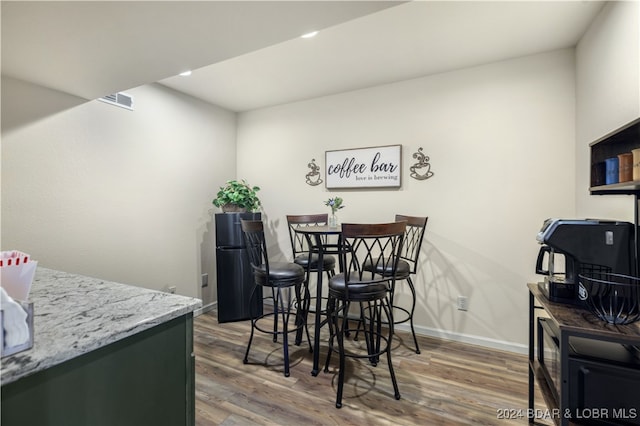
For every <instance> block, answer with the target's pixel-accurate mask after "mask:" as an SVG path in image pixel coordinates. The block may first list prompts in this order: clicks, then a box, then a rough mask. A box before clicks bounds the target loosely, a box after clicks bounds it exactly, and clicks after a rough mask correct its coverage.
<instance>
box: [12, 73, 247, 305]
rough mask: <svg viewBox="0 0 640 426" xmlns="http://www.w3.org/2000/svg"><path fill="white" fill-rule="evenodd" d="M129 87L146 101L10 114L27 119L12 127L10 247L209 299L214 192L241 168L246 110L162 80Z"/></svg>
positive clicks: (56, 263) (44, 260)
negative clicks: (204, 280) (239, 122)
mask: <svg viewBox="0 0 640 426" xmlns="http://www.w3.org/2000/svg"><path fill="white" fill-rule="evenodd" d="M12 84H17V85H24V84H25V83H20V82H17V81H11V80H8V79H7V80H6V81H3V88H5V87H9V86H11V85H12ZM37 92H38V91H37V90H33V91H32V93H37ZM126 92H127V93H129V94H131V95H133V97H134V100H135V111H129V110H126V109H122V108H118V107H114V106H111V105H108V104H106V103H103V102H99V101H91V102H86V103H84V104H81V105H78V106H75V107H72V108H70V109H65V110H60V111H58V112H57V113H48V114H47V115H45V116H44V117H40V118H38V119H37V120H32V121H29V122H25V120H21V119H19V117H18V118H15V117H14V118H12V119H11V120H9V121H10V122H11V123H19V125H16V126H15V127H13V128H12V129H11V130H6V131H4V132H3V134H2V249H3V250H8V249H18V250H22V251H25V252H27V253H30V254H32V256H33V257H34V258H35V259H36V260H38V261H39V262H40V265H41V266H46V267H49V268H54V269H60V270H65V271H69V272H75V273H81V274H87V275H91V276H97V277H100V278H104V279H108V280H114V281H120V282H125V283H128V284H133V285H139V286H143V287H148V288H153V289H160V290H167V289H168V287H169V286H175V287H176V292H177V293H179V294H184V295H188V296H194V297H201V298H202V299H203V301H204V302H205V303H208V302H210V301H212V300H213V298H214V297H215V294H214V293H215V280H214V279H213V278H214V277H215V269H214V261H215V260H214V257H215V252H214V249H213V246H214V242H213V229H212V217H211V212H212V210H213V209H214V207H213V206H212V205H211V200H212V199H213V197H214V196H215V194H216V192H217V190H218V187H219V186H220V185H222V184H223V183H224V181H225V180H227V179H229V178H232V177H234V176H235V174H236V148H235V137H236V135H235V132H236V121H235V120H236V117H235V114H234V113H231V112H229V111H226V110H223V109H221V108H218V107H215V106H213V105H210V104H207V103H204V102H201V101H198V100H196V99H194V98H192V97H189V96H185V95H182V94H180V93H178V92H175V91H173V90H171V89H168V88H166V87H164V86H160V85H157V84H153V85H148V86H143V87H139V88H136V89H132V90H128V91H126ZM60 96H61V97H64V95H60ZM32 101H34V102H36V103H37V101H38V99H32ZM50 103H51V102H50ZM51 104H53V103H51ZM202 272H205V273H209V274H210V286H209V287H208V288H207V289H204V290H202V291H201V288H200V274H201V273H202Z"/></svg>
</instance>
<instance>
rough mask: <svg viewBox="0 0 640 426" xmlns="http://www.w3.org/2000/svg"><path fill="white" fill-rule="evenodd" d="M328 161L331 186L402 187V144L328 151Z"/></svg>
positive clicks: (327, 180)
mask: <svg viewBox="0 0 640 426" xmlns="http://www.w3.org/2000/svg"><path fill="white" fill-rule="evenodd" d="M324 164H325V177H326V179H325V185H326V188H327V189H334V188H400V187H401V186H402V173H401V171H402V145H387V146H377V147H368V148H354V149H341V150H337V151H325V163H324Z"/></svg>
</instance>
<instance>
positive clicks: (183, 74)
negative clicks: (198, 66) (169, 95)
mask: <svg viewBox="0 0 640 426" xmlns="http://www.w3.org/2000/svg"><path fill="white" fill-rule="evenodd" d="M180 75H181V76H182V77H189V76H190V75H191V70H189V71H185V72H181V73H180Z"/></svg>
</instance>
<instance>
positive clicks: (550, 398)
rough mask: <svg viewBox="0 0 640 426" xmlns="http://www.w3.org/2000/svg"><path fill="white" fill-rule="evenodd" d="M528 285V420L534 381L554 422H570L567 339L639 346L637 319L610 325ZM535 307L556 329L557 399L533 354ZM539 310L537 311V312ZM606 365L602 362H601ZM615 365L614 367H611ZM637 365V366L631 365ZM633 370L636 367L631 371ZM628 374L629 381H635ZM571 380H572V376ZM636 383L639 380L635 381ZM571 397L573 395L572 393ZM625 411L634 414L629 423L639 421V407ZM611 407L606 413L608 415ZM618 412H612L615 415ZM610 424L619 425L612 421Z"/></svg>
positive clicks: (531, 412) (532, 416)
mask: <svg viewBox="0 0 640 426" xmlns="http://www.w3.org/2000/svg"><path fill="white" fill-rule="evenodd" d="M527 287H528V288H529V411H528V417H529V423H532V422H533V421H534V420H535V413H536V411H535V410H534V384H535V382H537V383H538V385H539V387H540V390H541V392H542V395H543V397H544V399H545V402H546V404H547V407H548V409H549V410H550V412H552V413H554V415H553V416H552V418H553V420H554V422H555V423H556V424H560V425H569V424H573V422H574V421H577V422H578V423H580V420H576V418H578V419H579V418H580V417H579V413H578V416H576V413H575V412H574V410H573V408H571V409H570V407H571V404H570V394H569V389H570V387H571V386H570V385H571V383H570V381H571V380H572V379H571V377H572V376H571V375H570V371H569V370H570V359H571V355H570V349H569V345H570V340H571V339H572V338H573V339H575V338H583V339H589V340H595V341H600V342H612V343H615V344H619V345H632V346H638V345H640V322H635V323H633V324H629V325H613V324H607V323H605V322H604V321H602V320H600V319H599V318H597V317H596V316H595V315H593V314H592V313H591V312H589V311H588V310H585V309H581V308H579V307H574V306H571V305H566V304H561V303H554V302H551V301H549V300H548V299H547V298H546V297H545V296H544V295H543V294H542V292H541V291H540V289H539V287H538V284H528V285H527ZM536 310H539V311H540V310H543V311H544V313H543V314H542V315H541V316H545V317H548V318H549V321H550V322H551V323H552V324H553V325H554V326H555V328H557V330H558V336H557V337H558V347H559V366H560V384H559V388H560V390H559V392H558V398H556V396H555V395H554V391H553V390H552V388H551V386H550V384H549V383H548V382H547V380H546V379H545V375H544V374H543V373H544V372H543V367H542V365H541V363H540V362H539V360H538V357H537V354H536V350H535V348H536V337H535V334H536V324H537V320H536V317H537V316H536ZM540 312H541V311H540ZM605 364H606V363H605ZM612 368H616V367H612ZM634 368H637V367H634ZM632 370H633V371H634V372H637V370H634V369H633V368H632ZM633 377H635V376H632V378H631V379H630V380H635V379H634V378H633ZM574 380H575V379H574ZM637 384H638V385H639V386H640V382H638V383H637ZM634 387H635V389H632V390H631V391H632V392H637V389H638V387H637V386H634ZM573 398H575V396H573ZM636 409H637V411H636V410H633V412H632V413H625V414H629V415H631V416H633V417H634V419H633V422H634V424H635V422H638V421H640V407H636ZM613 411H615V410H610V411H609V412H608V414H609V415H611V414H612V413H613ZM619 413H620V411H616V412H615V413H613V414H615V415H618V414H619ZM611 424H619V423H616V422H615V421H612V423H611Z"/></svg>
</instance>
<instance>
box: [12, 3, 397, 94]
mask: <svg viewBox="0 0 640 426" xmlns="http://www.w3.org/2000/svg"><path fill="white" fill-rule="evenodd" d="M396 4H398V2H394V1H328V2H327V1H325V2H317V1H41V2H31V1H2V4H1V6H2V75H3V76H8V77H12V78H17V79H20V80H25V81H28V82H32V83H36V84H38V85H40V86H44V87H47V88H51V89H55V90H58V91H62V92H65V93H69V94H71V95H74V96H78V97H81V98H85V99H95V98H98V97H101V96H103V95H106V94H110V93H113V92H116V91H120V90H125V89H129V88H132V87H137V86H140V85H142V84H146V83H151V82H155V81H158V80H161V79H164V78H167V77H169V76H172V75H176V74H178V73H180V72H182V71H184V70H186V69H197V68H200V67H203V66H206V65H210V64H213V63H216V62H219V61H222V60H225V59H229V58H232V57H235V56H238V55H242V54H245V53H247V52H251V51H255V50H259V49H261V48H264V47H266V46H270V45H273V44H276V43H280V42H283V41H286V40H289V39H292V38H295V37H298V36H299V35H301V34H304V33H307V32H309V31H311V30H320V29H323V28H326V27H328V26H332V25H337V24H340V23H342V22H345V21H348V20H351V19H354V18H357V17H360V16H363V15H366V14H368V13H372V12H376V11H378V10H381V9H384V8H387V7H390V6H394V5H396Z"/></svg>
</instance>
